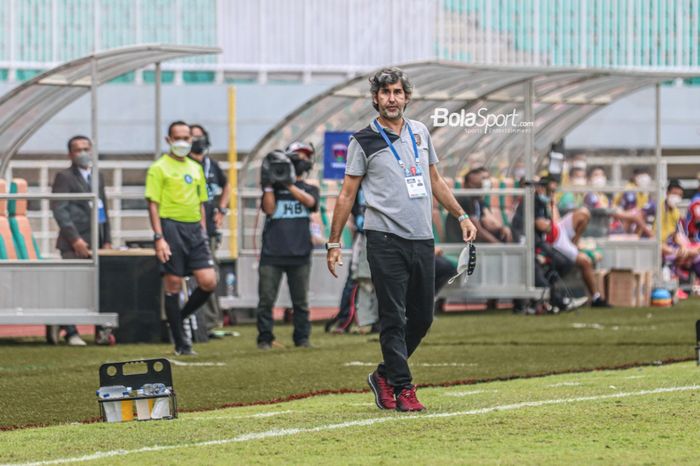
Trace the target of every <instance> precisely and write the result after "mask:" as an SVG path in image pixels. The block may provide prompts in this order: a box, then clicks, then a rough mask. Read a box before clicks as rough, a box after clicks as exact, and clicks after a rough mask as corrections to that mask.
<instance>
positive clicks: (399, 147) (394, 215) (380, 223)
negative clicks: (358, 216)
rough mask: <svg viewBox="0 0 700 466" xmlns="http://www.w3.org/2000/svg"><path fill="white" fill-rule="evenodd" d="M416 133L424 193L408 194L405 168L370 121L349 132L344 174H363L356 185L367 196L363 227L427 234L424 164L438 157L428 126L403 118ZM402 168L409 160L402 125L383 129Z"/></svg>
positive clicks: (429, 204) (416, 236)
mask: <svg viewBox="0 0 700 466" xmlns="http://www.w3.org/2000/svg"><path fill="white" fill-rule="evenodd" d="M407 121H408V123H409V124H410V125H411V129H412V130H413V134H414V135H415V137H416V144H417V146H418V152H419V154H420V166H421V171H422V173H423V179H424V180H425V186H426V189H427V191H428V195H427V196H426V197H423V198H418V199H411V198H409V197H408V190H407V189H406V182H405V173H404V171H403V169H402V168H401V166H400V165H399V163H398V161H397V160H396V158H395V157H394V155H393V153H392V152H391V149H389V146H388V145H387V144H386V141H385V140H384V138H382V135H381V134H379V131H377V128H376V127H375V126H374V120H372V122H371V123H370V124H369V125H368V126H367V127H366V128H364V129H362V130H360V131H358V132H357V133H355V134H353V135H352V137H351V139H350V145H349V146H348V158H347V166H346V168H345V174H346V175H353V176H363V177H364V178H363V179H362V190H363V192H364V194H365V200H366V201H367V211H366V212H365V226H364V228H365V229H366V230H375V231H381V232H384V233H393V234H395V235H398V236H400V237H402V238H406V239H411V240H424V239H433V221H432V212H433V196H432V188H431V186H430V170H429V165H433V164H435V163H437V162H438V158H437V155H436V154H435V149H434V148H433V142H432V141H431V139H430V133H429V132H428V128H426V127H425V125H424V124H423V123H421V122H419V121H416V120H407ZM384 130H385V132H386V134H387V136H388V137H389V140H390V141H391V142H392V144H393V146H394V148H395V149H396V152H397V153H398V154H399V157H400V158H401V160H403V162H404V164H405V165H406V167H412V166H414V165H415V156H414V153H413V143H412V142H411V136H410V134H409V132H408V127H407V125H406V124H404V125H403V128H402V130H401V134H400V135H397V134H395V133H394V132H392V131H391V130H389V129H388V128H385V129H384Z"/></svg>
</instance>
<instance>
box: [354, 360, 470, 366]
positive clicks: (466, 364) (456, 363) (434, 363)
mask: <svg viewBox="0 0 700 466" xmlns="http://www.w3.org/2000/svg"><path fill="white" fill-rule="evenodd" d="M343 366H345V367H377V363H376V362H363V361H350V362H346V363H344V364H343ZM476 366H478V364H476V363H466V362H417V363H412V364H411V367H476Z"/></svg>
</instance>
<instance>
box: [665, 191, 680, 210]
mask: <svg viewBox="0 0 700 466" xmlns="http://www.w3.org/2000/svg"><path fill="white" fill-rule="evenodd" d="M681 200H683V198H682V197H680V196H679V195H678V194H669V195H668V197H667V198H666V203H667V204H668V206H669V207H677V206H678V204H680V202H681Z"/></svg>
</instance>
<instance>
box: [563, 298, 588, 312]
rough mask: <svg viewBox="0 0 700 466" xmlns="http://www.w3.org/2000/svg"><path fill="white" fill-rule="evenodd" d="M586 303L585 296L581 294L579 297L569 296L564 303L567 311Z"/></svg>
mask: <svg viewBox="0 0 700 466" xmlns="http://www.w3.org/2000/svg"><path fill="white" fill-rule="evenodd" d="M587 303H588V297H587V296H581V297H580V298H571V301H569V303H568V304H567V305H566V310H567V311H573V310H574V309H578V308H579V307H582V306H585V305H586V304H587Z"/></svg>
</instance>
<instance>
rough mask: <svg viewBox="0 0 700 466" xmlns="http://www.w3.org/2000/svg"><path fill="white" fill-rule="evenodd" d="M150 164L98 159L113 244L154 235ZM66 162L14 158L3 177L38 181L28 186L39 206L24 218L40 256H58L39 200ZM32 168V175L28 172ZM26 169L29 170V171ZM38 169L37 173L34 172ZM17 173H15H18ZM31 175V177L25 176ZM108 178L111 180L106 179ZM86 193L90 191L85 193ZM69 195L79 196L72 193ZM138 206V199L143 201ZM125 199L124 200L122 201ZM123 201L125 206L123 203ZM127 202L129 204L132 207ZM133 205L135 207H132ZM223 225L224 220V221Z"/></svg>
mask: <svg viewBox="0 0 700 466" xmlns="http://www.w3.org/2000/svg"><path fill="white" fill-rule="evenodd" d="M152 163H153V161H149V160H132V161H113V160H107V161H100V172H101V173H102V174H103V175H104V177H105V194H106V196H107V204H108V213H109V217H110V224H111V233H112V243H113V246H114V247H120V246H124V245H125V244H126V242H127V241H131V240H142V241H143V240H150V239H151V238H152V237H153V231H152V230H151V227H150V223H149V220H148V211H147V210H146V204H145V200H144V199H145V197H144V185H145V180H146V170H147V169H148V167H149V166H150V165H151V164H152ZM68 165H69V163H68V161H62V160H48V161H46V160H42V161H28V160H14V161H12V162H11V163H10V166H9V168H8V170H7V173H6V177H7V179H8V180H10V179H11V178H12V177H13V175H14V174H15V173H17V172H19V175H21V177H26V178H30V179H31V180H37V182H38V183H37V184H36V185H33V186H29V194H28V195H27V196H26V197H27V198H28V199H38V202H39V205H38V208H37V206H31V207H32V208H31V209H29V210H28V211H27V218H29V220H30V222H31V224H32V230H33V232H34V237H35V238H36V239H37V243H38V244H39V249H40V251H41V254H42V256H43V257H57V256H58V253H57V251H56V249H55V248H54V244H55V242H56V238H57V236H58V227H57V226H56V224H55V221H54V219H53V212H52V211H51V208H50V205H49V200H48V199H40V198H41V196H42V195H44V194H47V193H50V192H51V183H52V181H53V180H52V179H50V177H51V173H52V172H55V171H58V170H63V169H65V168H67V167H68ZM220 165H221V168H222V169H224V170H227V169H228V162H220ZM32 171H34V172H35V173H34V174H32V173H30V172H32ZM129 171H130V172H137V173H136V175H135V176H133V175H132V176H131V179H132V180H133V181H132V183H134V184H132V185H125V184H124V174H125V172H129ZM28 172H29V173H28ZM36 172H38V174H37V173H36ZM19 175H17V176H19ZM27 175H31V176H27ZM110 179H111V182H109V180H110ZM87 195H88V196H89V194H87ZM71 196H72V197H76V196H80V195H76V194H73V195H71ZM142 200H143V205H142V206H139V205H138V204H139V203H138V202H136V203H134V202H130V201H142ZM125 201H126V202H125ZM125 204H126V205H125ZM129 204H132V205H131V206H130V205H129ZM134 204H136V207H134ZM224 225H226V222H224ZM229 236H230V231H229V230H228V229H227V228H225V229H224V230H223V241H222V247H221V249H219V251H218V252H217V255H219V256H221V257H229V256H230V251H229V250H228V244H229V242H228V238H229Z"/></svg>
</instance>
